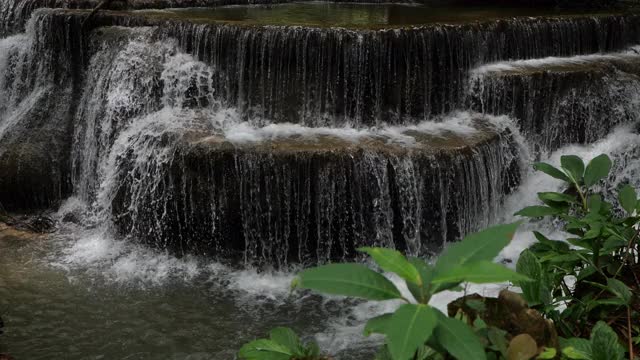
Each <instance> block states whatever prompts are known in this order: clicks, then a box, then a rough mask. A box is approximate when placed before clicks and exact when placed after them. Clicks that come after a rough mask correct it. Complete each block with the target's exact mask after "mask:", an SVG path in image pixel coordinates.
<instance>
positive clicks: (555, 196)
mask: <svg viewBox="0 0 640 360" xmlns="http://www.w3.org/2000/svg"><path fill="white" fill-rule="evenodd" d="M538 198H539V199H540V200H542V201H545V200H549V201H555V202H568V203H572V202H576V197H575V196H573V195H568V194H562V193H557V192H540V193H538Z"/></svg>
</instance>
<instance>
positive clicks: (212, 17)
mask: <svg viewBox="0 0 640 360" xmlns="http://www.w3.org/2000/svg"><path fill="white" fill-rule="evenodd" d="M136 13H139V14H144V15H146V16H151V17H158V18H178V19H185V20H189V21H192V22H203V23H220V22H222V23H237V24H244V25H281V26H283V25H300V26H314V27H349V28H382V27H404V26H413V25H423V24H432V23H468V22H476V21H489V20H495V19H500V18H510V17H530V16H571V15H579V14H585V13H587V12H586V11H580V10H576V9H574V10H564V11H561V10H554V9H540V8H527V7H513V6H511V7H510V6H501V7H496V6H477V7H474V6H464V7H458V6H451V5H448V6H443V5H438V4H432V5H428V4H390V3H386V4H361V3H330V2H293V3H287V4H278V5H250V6H244V5H242V6H237V5H234V6H222V7H216V8H189V9H165V10H142V11H136ZM593 14H597V13H596V12H593Z"/></svg>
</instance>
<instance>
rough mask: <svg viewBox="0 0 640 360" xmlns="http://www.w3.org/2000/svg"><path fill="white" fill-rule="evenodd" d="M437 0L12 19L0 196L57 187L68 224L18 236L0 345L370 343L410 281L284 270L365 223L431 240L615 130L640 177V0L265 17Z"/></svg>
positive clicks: (347, 346)
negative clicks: (355, 285)
mask: <svg viewBox="0 0 640 360" xmlns="http://www.w3.org/2000/svg"><path fill="white" fill-rule="evenodd" d="M20 4H21V3H20ZM20 4H18V5H15V4H14V5H15V6H22V5H20ZM6 5H7V3H4V6H6ZM9 8H11V6H7V7H3V8H2V9H9ZM318 8H321V9H324V10H323V11H320V12H315V11H314V9H318ZM418 8H420V7H418ZM420 9H422V8H420ZM420 11H422V10H416V9H415V8H414V7H410V6H407V5H375V6H374V5H366V6H365V5H354V4H341V5H336V4H329V5H328V4H316V3H308V4H307V3H304V4H297V3H296V4H285V5H278V6H276V7H275V9H274V10H273V11H272V10H270V9H269V8H265V7H249V8H247V7H230V8H219V9H215V10H162V11H153V12H151V15H150V16H151V17H150V18H144V19H138V18H136V19H133V20H132V19H131V18H129V17H128V15H127V16H125V17H124V18H122V17H121V15H117V16H116V15H114V16H115V17H114V18H112V19H110V20H109V21H108V22H107V23H106V25H107V26H104V25H105V24H104V23H100V24H99V25H91V24H90V25H89V26H84V25H82V18H81V17H79V16H80V15H78V13H68V12H61V11H56V10H38V11H35V12H34V13H33V17H32V18H31V20H30V21H29V22H28V23H27V25H26V30H25V32H24V33H21V32H20V31H16V29H19V28H20V26H15V27H13V28H12V29H13V30H12V31H13V32H17V33H15V34H13V35H11V36H7V37H5V38H4V39H0V169H2V170H3V172H4V175H3V176H0V199H2V201H3V205H5V206H6V207H8V208H11V209H15V210H24V209H33V208H44V209H47V210H46V211H48V212H49V213H50V215H51V216H52V217H53V218H55V219H56V220H57V221H58V230H57V231H56V232H55V233H54V234H52V235H50V236H48V237H47V238H46V239H40V240H31V241H26V240H24V239H12V238H6V239H4V240H1V241H0V315H1V316H2V318H3V319H4V320H5V323H6V333H5V334H4V335H2V336H1V337H0V352H3V351H9V352H10V353H11V354H13V355H14V356H16V358H18V359H49V358H65V359H158V358H163V359H164V358H168V359H233V358H234V353H235V351H236V350H237V349H238V348H239V346H240V345H241V344H243V343H244V342H247V341H249V340H251V339H253V338H255V337H258V336H262V335H264V334H265V333H266V332H267V331H268V329H270V328H272V327H274V326H278V325H286V326H291V327H293V328H294V329H296V330H297V331H299V332H300V333H301V334H302V335H303V336H304V337H305V338H307V339H312V338H313V339H315V340H317V341H319V343H320V345H321V347H322V348H323V349H325V350H327V351H328V352H331V353H333V354H336V355H337V356H338V358H341V359H369V358H371V353H372V351H373V349H374V348H375V346H376V345H378V344H379V342H380V339H379V338H376V337H373V338H363V337H362V335H361V333H362V327H363V324H364V322H365V321H366V319H368V318H369V317H371V316H375V315H379V314H382V313H384V312H388V311H390V310H392V309H394V308H395V307H397V306H398V305H399V304H398V303H396V302H393V301H391V302H385V303H371V302H358V301H353V300H349V299H343V298H336V297H320V296H315V295H310V294H307V293H294V294H290V292H289V283H290V281H291V280H292V278H293V276H294V275H295V272H296V271H297V270H298V269H300V268H301V267H302V266H307V265H312V264H317V263H324V262H327V261H330V260H341V259H351V258H354V257H355V254H354V250H353V249H354V248H355V247H357V246H361V245H383V246H388V247H395V248H398V249H401V250H403V251H405V252H407V253H410V254H413V255H417V256H423V257H430V256H433V255H436V254H437V252H438V251H440V250H441V249H442V247H443V246H446V243H447V242H449V241H454V240H455V239H457V238H459V237H460V236H463V235H464V234H467V233H469V232H472V231H474V230H477V229H480V228H482V227H485V226H488V225H490V224H494V223H500V222H506V221H512V220H513V216H512V215H511V214H513V213H514V212H515V211H517V210H518V209H519V208H520V207H523V206H525V205H528V204H533V203H535V201H536V195H535V194H536V192H537V191H543V190H545V191H550V190H553V189H556V188H558V187H559V185H560V184H558V183H557V182H555V180H553V179H547V178H546V177H545V176H544V175H541V174H535V173H532V172H531V171H530V166H529V165H530V164H531V162H532V161H533V160H535V159H543V160H544V159H547V160H548V161H550V162H552V163H558V162H559V157H560V156H561V155H562V154H577V155H580V156H583V157H584V158H587V159H588V158H591V157H593V156H596V155H598V154H600V153H607V154H609V155H611V156H612V158H614V159H615V164H616V166H615V169H614V175H612V177H611V179H610V183H611V184H612V185H611V186H612V188H615V187H616V186H617V185H619V184H622V183H626V182H632V183H637V184H636V185H640V183H639V180H638V179H640V177H639V176H638V175H639V172H640V156H638V155H640V135H638V133H637V122H638V120H639V119H638V118H637V117H638V115H639V114H640V111H639V110H640V109H639V108H638V106H639V105H640V103H639V102H638V95H637V94H638V93H639V92H638V90H640V89H639V86H638V85H639V84H640V66H639V65H640V56H639V55H638V51H637V48H635V47H633V46H634V45H636V44H637V43H638V42H639V41H638V40H639V39H640V36H639V31H640V22H639V21H638V19H637V17H636V16H635V15H620V16H610V17H607V16H595V17H592V16H587V17H576V18H556V19H548V18H544V19H543V18H532V19H526V18H510V19H509V20H504V21H488V22H487V23H483V24H475V23H474V24H466V23H462V24H449V25H442V24H433V25H431V26H427V27H421V28H412V29H394V30H380V31H371V30H363V31H362V32H360V31H355V30H347V29H343V28H331V27H324V28H304V27H278V26H266V27H255V26H254V25H256V24H263V23H269V24H272V25H273V24H276V25H277V24H279V23H278V22H277V21H284V23H286V24H292V23H295V20H293V19H294V17H297V16H299V15H300V16H302V15H304V16H306V17H304V16H303V17H302V18H300V19H301V20H300V21H301V22H304V23H308V22H312V23H314V24H316V25H326V22H327V21H328V20H327V19H328V18H329V15H330V14H341V16H339V17H337V18H336V19H334V20H332V21H335V22H333V23H331V25H340V21H342V22H344V23H347V22H348V23H350V24H358V23H359V21H361V20H362V21H363V22H367V23H368V24H370V23H371V22H374V23H376V24H379V25H381V26H382V25H389V24H395V22H394V21H395V20H393V19H394V16H399V17H400V18H402V19H407V18H411V16H414V15H415V16H416V19H421V20H420V22H422V23H424V22H434V21H435V20H430V19H427V20H428V21H427V20H425V19H426V18H428V16H427V15H426V13H420ZM474 11H476V10H471V11H470V12H469V14H472V15H473V16H476V17H482V18H483V19H487V16H488V15H487V14H486V13H483V12H480V11H479V10H477V11H478V12H477V13H474ZM505 11H507V10H505ZM514 11H515V10H514ZM518 11H519V10H518ZM3 13H4V12H3ZM6 13H8V10H7V12H6ZM137 14H138V15H140V14H147V15H148V14H149V13H148V12H147V13H145V12H138V13H137ZM310 14H314V16H316V17H314V18H311V17H310ZM393 14H400V15H393ZM421 14H422V15H421ZM447 14H448V15H446V16H451V11H450V12H448V13H447ZM502 15H503V16H504V15H508V16H514V15H518V14H516V13H508V12H507V13H503V14H502ZM12 16H13V15H12ZM433 16H438V18H439V19H442V18H443V17H445V15H443V14H436V15H433ZM158 17H161V18H163V19H162V21H163V22H162V23H158ZM489 17H490V16H489ZM176 18H177V20H176ZM186 18H188V19H189V21H185V19H186ZM201 18H206V19H208V20H225V21H228V20H233V19H235V20H243V21H244V22H245V23H248V24H250V25H252V26H249V27H245V26H235V25H228V24H222V25H220V24H217V22H216V21H213V23H211V22H210V21H204V22H203V21H199V20H198V19H201ZM6 19H8V18H5V21H7V20H6ZM359 19H361V20H359ZM457 19H458V20H459V21H462V18H457ZM492 20H493V19H492ZM100 21H106V20H100ZM164 21H166V23H165V22H164ZM403 21H409V20H403ZM411 21H413V20H411ZM459 21H452V22H459ZM194 22H195V23H194ZM416 23H418V20H416ZM404 24H408V22H405V23H404ZM6 25H7V23H5V26H6ZM409 49H412V50H411V51H410V50H409ZM336 54H337V55H336ZM421 54H422V55H424V56H421ZM371 59H375V61H372V60H371ZM15 164H19V166H16V165H15ZM34 189H38V191H34ZM534 227H535V228H537V229H540V228H542V229H544V230H545V231H543V232H545V233H547V234H549V235H551V236H554V237H562V236H563V235H562V234H558V233H557V232H556V231H555V230H554V228H553V226H552V224H547V223H538V224H527V225H526V226H525V227H524V228H523V229H522V230H521V231H520V232H519V233H518V234H517V236H516V239H515V240H514V242H513V244H512V245H510V246H509V247H508V248H507V249H505V250H504V251H503V253H502V254H501V256H500V257H499V259H497V260H498V261H500V260H503V259H509V260H511V261H512V262H511V264H513V260H515V259H516V258H517V255H518V253H519V252H520V251H521V250H522V249H523V248H524V247H525V246H527V245H528V244H530V243H531V242H532V241H533V240H534V239H533V236H532V235H531V233H530V231H529V229H531V228H534ZM392 280H393V281H394V282H396V283H398V284H399V283H400V282H399V281H398V279H395V278H393V277H392ZM504 286H506V285H493V286H483V287H479V286H472V287H469V288H468V289H467V291H468V292H480V293H482V294H486V295H492V294H495V293H496V292H497V291H498V290H499V289H501V288H502V287H504ZM403 291H404V292H405V293H407V291H406V289H403ZM406 296H407V297H410V294H408V293H407V294H406ZM457 296H460V293H452V292H448V293H445V294H442V295H440V296H438V297H437V298H436V299H435V300H434V301H435V305H436V306H438V307H439V308H441V309H444V308H445V307H446V304H447V302H448V301H451V300H453V299H455V298H456V297H457Z"/></svg>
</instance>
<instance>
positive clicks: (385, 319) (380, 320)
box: [364, 313, 393, 336]
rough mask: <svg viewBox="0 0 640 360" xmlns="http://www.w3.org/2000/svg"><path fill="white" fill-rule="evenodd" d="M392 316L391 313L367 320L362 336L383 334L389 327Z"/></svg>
mask: <svg viewBox="0 0 640 360" xmlns="http://www.w3.org/2000/svg"><path fill="white" fill-rule="evenodd" d="M392 315H393V314H391V313H389V314H383V315H380V316H376V317H374V318H371V319H369V321H367V324H366V325H365V326H364V336H369V335H371V334H384V333H385V329H386V328H387V326H388V325H389V321H391V316H392Z"/></svg>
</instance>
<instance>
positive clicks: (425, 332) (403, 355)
mask: <svg viewBox="0 0 640 360" xmlns="http://www.w3.org/2000/svg"><path fill="white" fill-rule="evenodd" d="M436 323H437V317H436V313H435V310H433V308H431V307H430V306H428V305H423V304H419V305H414V304H405V305H402V306H401V307H400V308H399V309H398V310H397V311H396V312H395V313H394V314H393V316H392V317H391V320H390V321H389V323H388V325H387V328H386V330H385V332H386V334H387V346H388V347H389V352H390V353H391V356H392V357H393V359H394V360H409V359H411V358H413V356H414V354H415V353H416V351H417V350H418V348H419V347H421V346H422V345H424V343H425V342H426V341H427V339H429V337H431V334H432V333H433V329H434V328H435V327H436Z"/></svg>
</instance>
